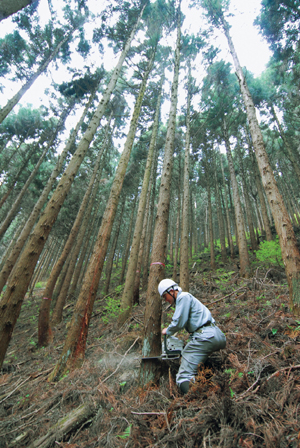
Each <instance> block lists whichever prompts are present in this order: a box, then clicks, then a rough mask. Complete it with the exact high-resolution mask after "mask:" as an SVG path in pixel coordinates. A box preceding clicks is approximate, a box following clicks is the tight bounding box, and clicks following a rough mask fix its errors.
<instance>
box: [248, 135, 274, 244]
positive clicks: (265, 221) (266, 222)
mask: <svg viewBox="0 0 300 448" xmlns="http://www.w3.org/2000/svg"><path fill="white" fill-rule="evenodd" d="M248 148H249V154H250V158H251V161H252V168H253V172H254V177H255V185H256V189H257V194H258V199H259V203H260V209H261V217H262V220H263V228H264V230H265V233H266V238H267V241H272V239H273V237H272V232H271V228H270V221H269V217H268V212H267V207H266V202H265V197H264V192H263V187H262V184H261V177H260V174H259V170H258V167H257V163H256V160H255V156H254V152H253V149H252V146H251V143H250V141H248Z"/></svg>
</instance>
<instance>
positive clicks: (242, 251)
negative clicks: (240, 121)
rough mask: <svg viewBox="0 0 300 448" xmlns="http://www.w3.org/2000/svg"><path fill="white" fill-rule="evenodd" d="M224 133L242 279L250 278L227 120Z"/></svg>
mask: <svg viewBox="0 0 300 448" xmlns="http://www.w3.org/2000/svg"><path fill="white" fill-rule="evenodd" d="M223 133H224V141H225V146H226V154H227V159H228V166H229V171H230V179H231V186H232V193H233V203H234V210H235V219H236V229H237V235H238V246H239V260H240V275H241V277H245V278H248V277H249V274H250V260H249V254H248V247H247V240H246V235H245V223H244V218H243V211H242V206H241V200H240V195H239V190H238V184H237V180H236V177H235V172H234V166H233V159H232V155H231V150H230V143H229V137H228V133H227V128H226V122H225V120H224V122H223Z"/></svg>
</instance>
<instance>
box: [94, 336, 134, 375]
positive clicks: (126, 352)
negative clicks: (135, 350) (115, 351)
mask: <svg viewBox="0 0 300 448" xmlns="http://www.w3.org/2000/svg"><path fill="white" fill-rule="evenodd" d="M138 339H140V336H138V337H137V338H136V340H135V341H134V343H133V344H132V345H131V346H130V347H129V349H128V350H127V352H126V353H125V355H124V356H123V358H122V359H121V362H120V363H119V364H118V365H117V368H116V369H115V370H114V371H113V373H111V374H110V375H109V376H108V377H106V378H104V380H103V381H102V383H104V382H105V381H107V380H108V379H109V378H110V377H111V376H113V375H114V374H115V373H116V372H117V371H118V369H119V367H120V365H121V364H122V362H123V361H124V359H125V357H126V355H127V353H128V352H129V351H130V350H131V349H132V347H133V346H134V345H135V343H136V341H137V340H138Z"/></svg>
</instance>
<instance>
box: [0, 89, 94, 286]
mask: <svg viewBox="0 0 300 448" xmlns="http://www.w3.org/2000/svg"><path fill="white" fill-rule="evenodd" d="M94 94H95V92H94ZM92 98H93V94H92V95H91V97H90V100H89V101H88V104H87V106H86V107H85V110H84V113H83V114H82V116H81V118H80V120H79V122H78V123H77V125H76V127H75V129H74V131H73V132H72V134H71V135H70V137H69V140H68V142H67V144H66V146H65V148H64V150H63V152H62V153H61V155H60V157H59V159H58V161H57V163H56V166H55V168H54V170H53V171H52V173H51V176H50V177H49V180H48V182H47V184H46V185H45V188H44V190H43V192H42V194H41V196H40V197H39V199H38V201H37V203H36V204H35V206H34V208H33V210H32V212H31V214H30V216H29V218H28V220H27V222H26V224H25V226H24V228H23V230H22V233H21V235H20V237H19V238H18V240H17V242H16V244H15V246H14V248H13V250H12V252H11V253H10V255H9V257H8V259H7V261H6V263H5V265H4V266H3V268H2V269H1V272H0V291H1V290H2V289H3V287H4V285H5V283H6V281H7V279H8V277H9V275H10V273H11V271H12V269H13V267H14V264H15V263H16V261H17V259H18V257H19V255H20V253H21V251H22V249H23V247H24V245H25V242H26V240H27V238H28V236H29V234H30V232H31V231H32V229H33V227H34V224H35V222H36V220H37V217H38V216H39V214H40V212H41V210H42V208H43V206H44V204H45V202H46V200H47V198H48V196H49V193H50V191H51V189H52V187H53V185H54V183H55V181H56V179H57V177H58V176H59V173H60V171H61V169H62V166H63V163H64V160H65V158H66V156H67V154H68V153H69V151H70V149H71V148H72V146H73V144H74V142H75V139H76V135H77V133H78V131H79V129H80V127H81V125H82V122H83V119H84V117H85V115H86V113H87V110H88V107H89V106H90V104H91V102H92ZM71 108H73V104H71V105H70V108H69V109H68V110H70V109H71Z"/></svg>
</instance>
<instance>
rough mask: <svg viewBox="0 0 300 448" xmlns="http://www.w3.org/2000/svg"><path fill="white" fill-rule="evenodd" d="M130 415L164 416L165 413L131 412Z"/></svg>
mask: <svg viewBox="0 0 300 448" xmlns="http://www.w3.org/2000/svg"><path fill="white" fill-rule="evenodd" d="M131 414H135V415H166V413H165V412H133V411H131Z"/></svg>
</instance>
